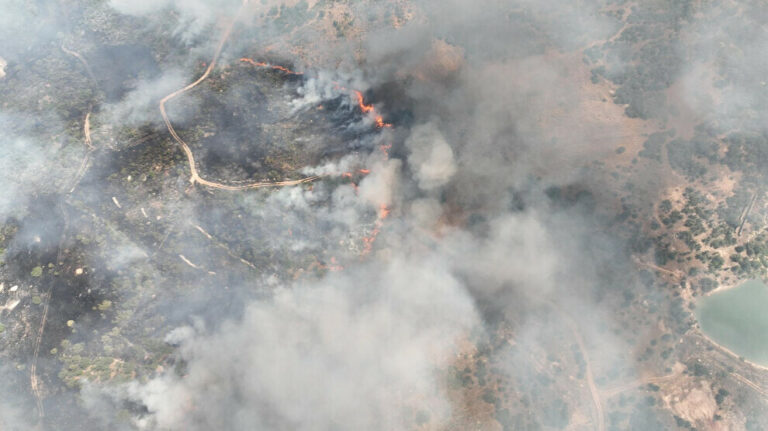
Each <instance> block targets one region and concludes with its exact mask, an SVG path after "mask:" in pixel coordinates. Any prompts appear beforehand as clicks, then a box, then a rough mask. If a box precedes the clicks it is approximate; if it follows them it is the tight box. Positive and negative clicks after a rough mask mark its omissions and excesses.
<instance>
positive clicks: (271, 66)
mask: <svg viewBox="0 0 768 431" xmlns="http://www.w3.org/2000/svg"><path fill="white" fill-rule="evenodd" d="M240 61H242V62H243V63H248V64H250V65H252V66H255V67H263V68H267V69H273V70H279V71H281V72H285V73H287V74H289V75H303V73H301V72H294V71H293V70H291V69H288V68H286V67H283V66H279V65H277V64H269V63H265V62H263V61H254V60H253V59H251V58H247V57H243V58H241V59H240Z"/></svg>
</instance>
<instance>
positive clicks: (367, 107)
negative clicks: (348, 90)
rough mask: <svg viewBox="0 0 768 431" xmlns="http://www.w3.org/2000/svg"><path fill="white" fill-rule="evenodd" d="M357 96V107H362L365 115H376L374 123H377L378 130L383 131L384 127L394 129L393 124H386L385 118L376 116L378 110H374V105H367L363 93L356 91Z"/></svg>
mask: <svg viewBox="0 0 768 431" xmlns="http://www.w3.org/2000/svg"><path fill="white" fill-rule="evenodd" d="M355 96H357V106H358V107H360V110H361V111H363V114H368V113H371V114H372V115H374V122H375V123H376V128H379V129H382V128H384V127H392V124H390V123H385V122H384V117H382V116H381V115H378V114H376V108H374V107H373V105H366V104H365V101H364V100H363V93H362V92H360V91H357V90H355Z"/></svg>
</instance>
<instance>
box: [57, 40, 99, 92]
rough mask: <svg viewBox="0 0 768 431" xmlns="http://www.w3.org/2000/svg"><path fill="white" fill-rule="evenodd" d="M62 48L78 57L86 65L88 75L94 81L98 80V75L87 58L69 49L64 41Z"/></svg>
mask: <svg viewBox="0 0 768 431" xmlns="http://www.w3.org/2000/svg"><path fill="white" fill-rule="evenodd" d="M61 50H62V51H64V52H65V53H67V54H69V55H71V56H73V57H75V58H76V59H78V60H79V61H80V63H82V64H83V67H85V72H86V73H87V74H88V77H89V78H91V79H92V80H93V82H97V80H96V75H94V74H93V70H91V66H90V65H89V64H88V62H87V61H85V58H84V57H83V56H82V55H80V54H79V53H78V52H76V51H72V50H70V49H67V47H65V46H64V42H62V43H61Z"/></svg>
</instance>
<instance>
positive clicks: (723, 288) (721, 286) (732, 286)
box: [694, 278, 768, 302]
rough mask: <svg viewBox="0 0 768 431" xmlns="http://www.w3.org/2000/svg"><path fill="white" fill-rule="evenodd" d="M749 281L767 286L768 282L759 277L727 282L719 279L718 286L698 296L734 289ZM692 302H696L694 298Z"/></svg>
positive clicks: (703, 296) (702, 296)
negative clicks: (721, 281)
mask: <svg viewBox="0 0 768 431" xmlns="http://www.w3.org/2000/svg"><path fill="white" fill-rule="evenodd" d="M750 281H759V282H761V283H763V284H765V285H766V286H768V282H766V281H765V280H763V279H761V278H748V279H746V280H738V281H736V282H734V283H728V284H724V283H720V281H718V286H717V287H716V288H714V289H712V290H710V291H709V292H707V293H705V294H703V295H701V296H700V298H706V297H708V296H711V295H714V294H715V293H720V292H725V291H727V290H731V289H735V288H737V287H739V286H743V285H744V284H746V283H749V282H750ZM694 302H696V300H695V299H694Z"/></svg>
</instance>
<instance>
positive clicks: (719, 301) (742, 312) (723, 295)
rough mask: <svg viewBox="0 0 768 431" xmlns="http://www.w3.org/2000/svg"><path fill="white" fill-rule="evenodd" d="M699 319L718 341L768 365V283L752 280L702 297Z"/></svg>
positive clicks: (744, 355) (707, 331)
mask: <svg viewBox="0 0 768 431" xmlns="http://www.w3.org/2000/svg"><path fill="white" fill-rule="evenodd" d="M696 318H697V319H698V321H699V325H700V326H701V330H702V331H703V332H704V333H705V334H706V335H707V336H708V337H710V338H711V339H713V340H714V341H715V342H717V343H718V344H721V345H723V346H725V347H727V348H728V349H730V350H731V351H733V352H734V353H736V354H737V355H739V356H743V357H744V358H745V359H747V360H749V361H752V362H754V363H756V364H760V365H763V366H768V286H766V285H765V284H764V283H763V282H762V281H748V282H746V283H744V284H742V285H740V286H738V287H735V288H733V289H729V290H725V291H723V292H718V293H715V294H712V295H709V296H706V297H703V298H701V299H699V300H698V301H697V303H696Z"/></svg>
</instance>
